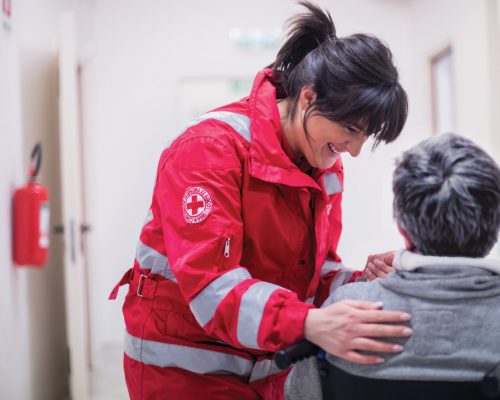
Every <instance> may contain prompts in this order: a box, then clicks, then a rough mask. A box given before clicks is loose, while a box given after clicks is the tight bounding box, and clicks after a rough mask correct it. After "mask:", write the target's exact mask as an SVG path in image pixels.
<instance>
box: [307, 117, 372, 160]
mask: <svg viewBox="0 0 500 400" xmlns="http://www.w3.org/2000/svg"><path fill="white" fill-rule="evenodd" d="M301 125H302V124H301ZM306 126H307V133H308V134H309V136H306V134H305V132H304V129H303V128H302V129H300V130H302V132H300V130H299V132H298V134H299V135H302V140H299V143H300V150H299V151H300V152H301V153H302V154H303V155H304V157H305V158H306V160H307V161H308V163H309V165H311V166H312V167H315V168H319V169H326V168H330V167H331V166H332V165H333V164H334V163H335V161H336V160H337V158H338V157H339V156H340V153H345V152H347V153H349V154H350V155H351V156H352V157H357V156H358V155H359V153H360V152H361V148H362V147H363V144H364V143H365V142H366V139H367V138H368V136H367V135H365V134H364V133H363V132H360V131H359V130H358V129H357V128H355V127H352V126H345V125H341V124H339V123H337V122H333V121H330V120H329V119H327V118H325V117H323V116H321V115H319V114H314V113H313V114H312V115H310V116H309V119H308V120H307V125H306ZM301 127H302V126H301Z"/></svg>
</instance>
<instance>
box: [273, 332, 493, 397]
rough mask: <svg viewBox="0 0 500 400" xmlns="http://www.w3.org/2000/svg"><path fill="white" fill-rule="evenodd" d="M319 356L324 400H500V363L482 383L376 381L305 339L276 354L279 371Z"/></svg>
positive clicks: (488, 372) (487, 374) (275, 359)
mask: <svg viewBox="0 0 500 400" xmlns="http://www.w3.org/2000/svg"><path fill="white" fill-rule="evenodd" d="M313 354H315V355H316V357H317V360H318V368H319V376H320V381H321V392H322V397H323V399H324V400H364V399H367V400H500V362H499V363H498V364H496V365H495V366H494V367H493V368H491V369H490V370H489V371H487V372H486V373H485V374H484V376H483V378H482V380H481V381H474V382H455V381H454V382H450V381H415V380H392V379H391V380H389V379H374V378H366V377H360V376H356V375H352V374H350V373H348V372H345V371H343V370H341V369H340V368H337V367H336V366H334V365H333V364H331V363H330V362H328V361H327V360H326V354H325V352H324V351H323V350H321V349H319V348H318V347H317V346H315V345H314V344H312V343H310V342H308V341H306V340H303V341H300V342H298V343H295V344H293V345H291V346H289V347H287V348H285V349H282V350H280V351H278V352H277V353H276V354H275V357H274V361H275V363H276V365H277V367H278V368H280V369H287V368H289V367H290V366H291V365H292V364H293V363H295V362H297V361H299V360H302V359H303V358H305V357H308V356H311V355H313Z"/></svg>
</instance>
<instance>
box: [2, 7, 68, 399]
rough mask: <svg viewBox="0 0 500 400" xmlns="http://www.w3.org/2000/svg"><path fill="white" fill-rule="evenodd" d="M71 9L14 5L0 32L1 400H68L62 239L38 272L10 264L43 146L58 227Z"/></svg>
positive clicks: (44, 176)
mask: <svg viewBox="0 0 500 400" xmlns="http://www.w3.org/2000/svg"><path fill="white" fill-rule="evenodd" d="M66 6H68V2H67V1H62V0H61V1H56V0H51V1H45V2H44V3H43V4H41V3H40V2H38V1H23V2H17V1H12V19H11V26H12V29H11V30H10V31H8V30H6V29H4V28H3V27H0V138H1V145H0V198H1V199H2V201H1V202H0V213H1V220H2V221H4V223H3V224H1V225H0V238H1V240H0V265H1V267H2V290H1V291H0V326H1V329H0V343H2V352H1V355H0V398H2V399H20V400H30V399H37V400H38V399H39V400H54V399H56V400H57V399H64V398H66V397H67V395H68V384H67V374H68V366H67V352H66V336H65V317H64V296H63V293H64V287H63V282H62V265H61V261H60V260H61V252H62V247H61V243H60V241H59V240H58V238H56V237H54V236H53V235H52V236H51V238H50V239H51V247H50V250H49V260H48V262H47V264H46V266H45V267H44V268H43V269H40V270H34V269H28V268H16V267H15V266H14V265H13V263H12V261H11V240H12V238H11V224H10V221H11V197H12V194H13V192H14V189H15V188H16V187H18V186H21V185H24V184H25V182H26V179H27V166H28V161H29V154H30V152H31V148H32V146H33V144H34V143H35V142H36V141H38V140H41V141H42V144H43V146H44V159H43V163H42V170H41V175H42V180H41V182H42V184H44V185H46V186H47V187H48V188H49V191H50V196H51V199H50V200H51V211H52V215H51V220H50V222H51V226H53V225H54V224H57V223H58V222H59V221H58V214H59V211H58V208H59V205H58V195H59V191H58V173H57V169H58V166H57V164H58V160H57V153H58V149H57V141H56V138H57V123H56V122H57V43H56V37H57V14H58V12H59V11H60V10H61V9H62V8H63V7H66Z"/></svg>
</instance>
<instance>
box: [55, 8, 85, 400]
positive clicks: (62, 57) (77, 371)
mask: <svg viewBox="0 0 500 400" xmlns="http://www.w3.org/2000/svg"><path fill="white" fill-rule="evenodd" d="M59 40H60V47H59V151H60V160H61V166H60V167H61V207H62V219H63V234H64V280H65V296H66V321H67V337H68V349H69V357H70V375H69V380H70V381H69V383H70V393H71V399H72V400H88V399H89V398H90V344H89V343H90V342H89V318H88V298H87V273H86V268H85V258H84V254H85V252H84V248H83V244H84V241H83V239H84V237H83V235H84V234H85V229H84V227H85V224H84V221H83V199H82V194H83V189H82V188H83V186H82V182H83V179H82V168H81V146H80V131H79V126H80V124H79V121H80V118H79V105H78V104H79V95H78V70H77V62H76V51H75V47H76V45H75V23H74V14H73V13H72V12H64V13H63V14H61V19H60V37H59Z"/></svg>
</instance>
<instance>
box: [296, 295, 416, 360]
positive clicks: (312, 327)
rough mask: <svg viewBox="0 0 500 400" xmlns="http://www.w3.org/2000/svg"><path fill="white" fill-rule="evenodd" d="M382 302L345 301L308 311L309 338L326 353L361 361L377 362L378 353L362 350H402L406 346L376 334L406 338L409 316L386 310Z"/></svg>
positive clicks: (306, 320) (379, 358) (306, 324)
mask: <svg viewBox="0 0 500 400" xmlns="http://www.w3.org/2000/svg"><path fill="white" fill-rule="evenodd" d="M381 308H382V304H381V303H380V302H375V303H373V302H368V301H359V300H343V301H339V302H337V303H334V304H331V305H329V306H327V307H325V308H320V309H312V310H309V312H308V314H307V317H306V319H305V324H304V333H305V337H306V339H308V340H309V341H311V342H313V343H315V344H317V345H318V346H320V347H321V348H322V349H324V350H325V351H326V352H327V353H330V354H333V355H335V356H338V357H341V358H344V359H345V360H348V361H351V362H355V363H359V364H378V363H381V362H383V361H384V360H383V358H382V357H380V356H378V355H366V354H361V353H360V352H359V350H363V351H375V352H382V353H399V352H401V351H402V350H403V348H402V347H401V346H400V345H398V344H395V343H388V342H382V341H379V340H375V339H373V337H406V336H410V335H411V333H412V331H411V329H410V328H408V327H407V326H404V325H387V324H394V323H396V324H397V323H402V322H405V321H408V320H409V319H410V315H409V314H408V313H405V312H399V311H383V310H381Z"/></svg>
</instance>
